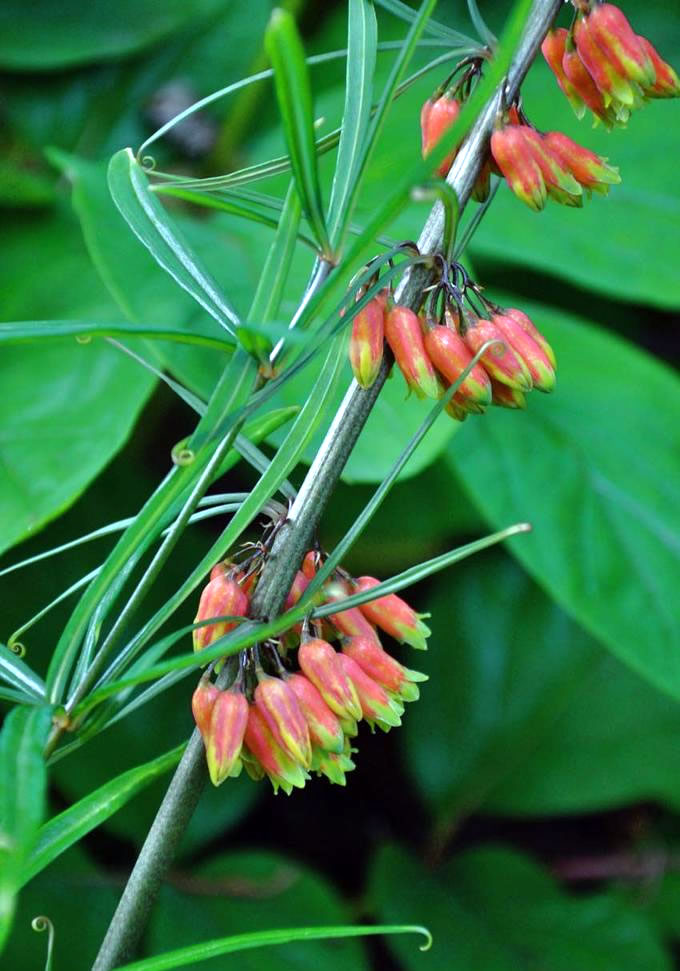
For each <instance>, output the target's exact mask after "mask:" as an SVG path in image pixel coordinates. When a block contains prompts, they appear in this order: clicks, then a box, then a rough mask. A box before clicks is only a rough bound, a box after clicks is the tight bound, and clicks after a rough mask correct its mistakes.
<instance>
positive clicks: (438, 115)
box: [420, 95, 460, 178]
mask: <svg viewBox="0 0 680 971" xmlns="http://www.w3.org/2000/svg"><path fill="white" fill-rule="evenodd" d="M459 114H460V102H459V101H456V99H455V98H448V97H447V96H446V95H444V96H443V97H441V98H437V100H436V101H432V99H428V100H427V101H426V102H425V104H424V105H423V107H422V110H421V112H420V130H421V134H422V142H423V158H427V156H428V155H429V154H430V152H431V151H432V149H433V148H434V146H435V145H436V144H437V142H438V141H439V140H440V138H441V137H442V136H443V135H444V133H445V132H447V131H448V130H449V128H450V127H451V126H452V125H453V124H454V123H455V122H456V121H457V120H458V116H459ZM457 153H458V149H457V148H454V150H453V151H452V152H451V153H450V154H449V155H447V156H446V158H445V159H444V161H443V162H442V163H441V165H440V166H439V168H438V169H437V172H438V174H439V175H441V176H443V177H444V178H446V176H447V175H448V172H449V169H450V168H451V165H452V164H453V160H454V158H455V157H456V155H457Z"/></svg>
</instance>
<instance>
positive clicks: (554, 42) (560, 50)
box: [541, 27, 586, 118]
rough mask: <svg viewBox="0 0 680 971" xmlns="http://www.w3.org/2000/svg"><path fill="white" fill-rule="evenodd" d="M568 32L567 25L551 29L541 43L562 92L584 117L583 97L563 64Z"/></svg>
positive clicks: (575, 110)
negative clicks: (566, 72)
mask: <svg viewBox="0 0 680 971" xmlns="http://www.w3.org/2000/svg"><path fill="white" fill-rule="evenodd" d="M568 34H569V31H568V30H567V29H566V28H565V27H558V28H556V29H555V30H549V31H548V33H547V34H546V36H545V40H544V41H543V43H542V44H541V52H542V53H543V57H544V58H545V59H546V61H547V62H548V66H549V67H550V69H551V71H552V72H553V74H554V75H555V79H556V80H557V83H558V84H559V86H560V88H561V89H562V92H563V93H564V94H565V95H566V96H567V99H568V100H569V103H570V105H571V106H572V108H573V109H574V112H575V114H576V116H577V118H583V115H584V113H585V110H586V108H585V104H584V102H583V99H582V98H581V96H580V94H579V93H578V91H577V90H576V88H575V87H574V85H573V84H572V83H571V81H570V80H569V78H568V77H567V75H566V74H565V72H564V68H563V66H562V58H563V57H564V51H565V45H566V41H567V37H568Z"/></svg>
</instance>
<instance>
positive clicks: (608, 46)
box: [588, 3, 656, 87]
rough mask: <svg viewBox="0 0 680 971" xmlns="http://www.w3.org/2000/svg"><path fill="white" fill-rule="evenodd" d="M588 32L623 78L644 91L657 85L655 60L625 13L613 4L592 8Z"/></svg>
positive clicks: (602, 4) (597, 5)
mask: <svg viewBox="0 0 680 971" xmlns="http://www.w3.org/2000/svg"><path fill="white" fill-rule="evenodd" d="M588 32H589V34H590V35H591V37H592V38H593V39H594V41H595V43H596V44H597V46H598V47H599V48H600V49H601V50H602V51H603V53H604V55H605V57H606V58H607V59H608V60H609V61H610V62H611V64H612V65H613V66H614V67H615V69H616V71H617V72H618V74H619V75H620V76H621V77H623V78H626V79H627V80H629V81H636V82H637V83H638V84H639V85H641V86H642V87H645V86H647V85H650V84H654V83H655V82H656V71H655V70H654V64H653V62H652V59H651V58H650V57H649V54H648V53H647V51H646V50H645V49H644V47H643V46H642V45H641V44H640V41H639V40H638V38H637V35H636V34H635V31H634V30H633V28H632V27H631V26H630V24H629V23H628V20H627V18H626V15H625V14H624V12H623V11H622V10H619V8H618V7H616V6H614V4H613V3H600V4H596V5H595V6H594V7H593V9H592V10H591V12H590V14H589V15H588Z"/></svg>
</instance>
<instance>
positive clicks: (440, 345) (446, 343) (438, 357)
mask: <svg viewBox="0 0 680 971" xmlns="http://www.w3.org/2000/svg"><path fill="white" fill-rule="evenodd" d="M424 343H425V350H426V351H427V354H428V357H429V358H430V360H431V361H432V363H433V364H434V366H435V367H436V369H437V370H438V371H439V373H440V374H441V375H442V376H443V378H444V379H445V381H446V382H447V384H449V385H451V384H453V383H454V381H457V380H458V378H459V377H460V375H461V374H462V372H463V371H464V370H465V368H466V367H467V366H468V365H469V364H470V362H471V361H472V354H471V353H470V351H469V349H468V347H467V345H466V344H465V341H464V340H463V338H462V337H461V336H460V334H458V333H457V332H456V331H455V330H453V329H452V328H451V327H443V326H440V325H436V326H434V327H431V328H430V330H428V331H426V333H425V338H424ZM453 400H454V401H456V402H457V403H458V404H460V405H465V404H466V403H468V402H473V403H474V404H476V405H481V406H482V408H484V407H485V406H486V405H489V404H490V403H491V385H490V384H489V377H488V375H487V373H486V371H485V370H484V368H483V367H482V366H481V364H480V363H479V362H477V363H476V364H475V365H474V367H473V368H472V370H471V371H470V373H469V374H468V376H467V377H466V378H465V380H464V381H463V383H462V384H461V385H460V387H459V388H458V390H457V391H456V393H455V394H454V396H453Z"/></svg>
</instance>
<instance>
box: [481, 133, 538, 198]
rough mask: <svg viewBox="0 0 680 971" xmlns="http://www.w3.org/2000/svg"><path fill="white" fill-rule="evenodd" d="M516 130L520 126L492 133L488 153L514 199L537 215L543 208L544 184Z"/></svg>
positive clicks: (520, 135)
mask: <svg viewBox="0 0 680 971" xmlns="http://www.w3.org/2000/svg"><path fill="white" fill-rule="evenodd" d="M520 127H523V126H518V125H507V126H506V127H505V128H501V129H499V130H498V131H495V132H494V133H493V135H492V136H491V153H492V155H493V157H494V159H495V161H496V164H497V165H498V168H499V169H500V170H501V172H502V173H503V175H504V176H505V179H506V180H507V183H508V185H509V186H510V188H511V189H512V191H513V192H514V193H515V195H516V196H517V197H518V199H521V200H522V202H526V204H527V205H528V206H529V208H530V209H533V210H534V211H535V212H538V211H539V210H540V209H543V207H544V206H545V200H546V197H547V192H546V188H545V182H544V181H543V176H542V175H541V170H540V168H539V167H538V165H537V164H536V161H535V159H534V157H533V155H532V153H531V151H530V150H529V147H528V145H527V143H526V140H525V139H524V138H523V136H522V133H521V132H520V130H519V129H520Z"/></svg>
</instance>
